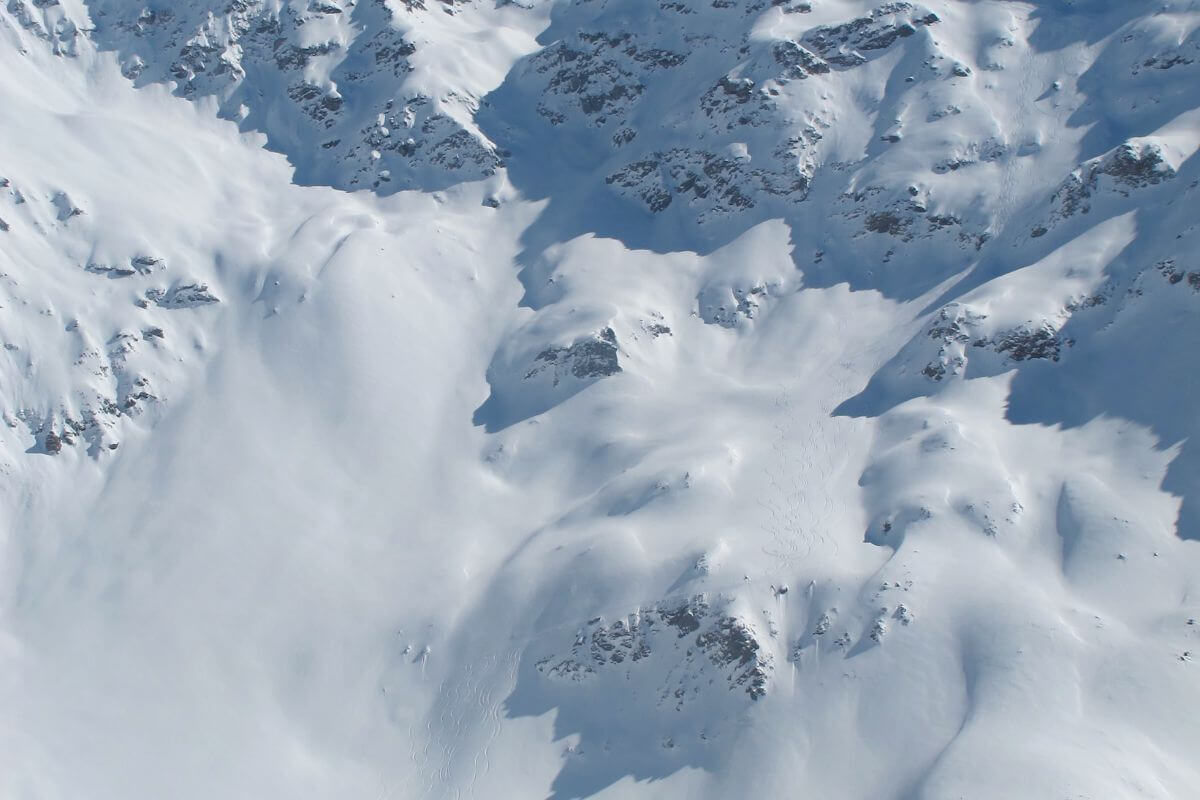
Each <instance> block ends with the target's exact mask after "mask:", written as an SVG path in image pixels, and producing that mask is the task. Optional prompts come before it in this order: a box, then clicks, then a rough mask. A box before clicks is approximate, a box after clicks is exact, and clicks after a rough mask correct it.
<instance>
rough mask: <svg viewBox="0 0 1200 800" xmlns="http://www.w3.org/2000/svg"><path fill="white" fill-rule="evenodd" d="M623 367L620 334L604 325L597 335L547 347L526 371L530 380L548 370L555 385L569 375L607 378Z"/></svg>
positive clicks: (526, 377)
mask: <svg viewBox="0 0 1200 800" xmlns="http://www.w3.org/2000/svg"><path fill="white" fill-rule="evenodd" d="M620 371H621V365H620V364H619V363H618V361H617V335H616V334H615V333H613V329H612V328H604V329H603V330H601V331H600V332H599V333H597V334H596V335H595V336H590V337H587V338H584V339H580V340H578V341H576V342H575V343H574V344H571V345H569V346H567V347H548V348H546V349H545V350H543V351H542V352H540V353H538V354H537V355H536V356H535V357H534V365H533V366H532V367H530V368H529V370H528V371H527V372H526V373H525V379H526V380H528V379H530V378H533V377H535V376H537V375H541V374H543V373H547V374H549V375H550V376H551V381H552V384H553V385H554V386H558V384H559V381H560V380H562V378H563V377H565V376H567V375H570V376H571V377H573V378H577V379H579V380H588V379H591V378H606V377H608V376H610V375H616V374H617V373H618V372H620Z"/></svg>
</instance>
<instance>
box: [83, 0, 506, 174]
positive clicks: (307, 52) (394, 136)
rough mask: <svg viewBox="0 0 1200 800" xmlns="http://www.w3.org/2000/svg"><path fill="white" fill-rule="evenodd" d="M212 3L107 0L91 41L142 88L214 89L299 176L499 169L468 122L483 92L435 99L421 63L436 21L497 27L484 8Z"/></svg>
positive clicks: (194, 93)
mask: <svg viewBox="0 0 1200 800" xmlns="http://www.w3.org/2000/svg"><path fill="white" fill-rule="evenodd" d="M211 5H212V8H206V7H205V6H206V4H204V3H200V4H189V5H174V6H170V7H162V8H143V7H141V6H137V5H136V4H134V5H131V4H128V3H122V2H115V1H109V2H105V0H99V1H98V2H93V3H92V6H93V7H94V11H93V14H94V18H95V23H96V27H95V30H94V31H93V32H92V36H93V37H94V38H95V39H96V41H98V42H99V43H101V44H102V45H103V46H105V47H108V48H111V49H115V50H117V51H118V53H119V54H120V56H121V58H122V61H123V64H124V71H125V74H126V75H127V76H129V77H130V78H131V79H133V80H135V81H136V82H138V83H139V84H146V83H150V82H158V81H166V80H170V81H173V82H174V85H175V91H176V92H177V93H178V94H180V95H182V96H184V97H187V98H194V99H200V98H202V97H208V96H211V97H215V98H216V99H217V101H218V102H219V103H220V104H221V109H222V113H223V114H225V115H226V116H228V117H230V118H232V119H235V120H237V121H238V122H239V123H240V124H241V125H242V126H243V127H244V128H247V129H253V130H258V131H262V132H263V133H265V134H266V135H267V139H268V144H269V146H270V147H272V148H273V149H277V150H279V151H281V152H283V153H285V154H286V155H287V156H288V157H289V159H291V161H292V163H293V164H294V165H295V166H296V168H297V177H298V178H299V179H300V180H301V181H304V182H316V183H323V184H329V185H332V186H336V187H339V188H346V189H356V188H366V189H375V190H377V191H379V192H381V193H389V192H392V191H396V190H399V189H408V188H414V187H417V186H421V187H425V186H428V185H430V184H431V183H435V184H436V183H441V184H446V185H448V184H450V183H457V182H459V181H464V180H478V179H479V178H482V177H486V176H488V175H491V174H492V173H493V172H494V171H495V169H496V167H497V166H498V165H499V163H500V157H499V155H498V154H497V152H496V148H495V146H494V145H493V144H492V143H491V142H490V141H488V140H487V138H486V137H485V136H483V135H482V134H481V133H480V132H479V130H478V128H477V127H476V126H475V125H474V123H473V122H472V115H473V113H474V111H475V109H476V108H477V107H478V97H477V96H472V95H471V94H470V92H469V90H468V91H466V92H464V91H461V89H460V91H458V92H452V91H447V92H444V93H440V94H437V95H434V96H431V95H430V94H429V93H428V92H427V90H426V88H424V87H426V86H428V85H429V83H430V82H429V81H427V80H424V79H423V76H422V74H421V73H420V72H419V71H418V69H417V67H416V66H415V65H414V63H413V57H414V55H415V54H416V53H417V52H418V46H417V44H416V42H418V41H420V40H422V39H425V38H427V37H428V36H429V33H430V31H429V30H427V29H429V28H432V30H434V31H438V32H442V31H444V30H445V29H446V28H447V27H449V28H450V29H451V31H453V30H454V29H455V28H457V29H458V30H459V31H461V32H462V34H464V35H468V36H469V35H470V26H471V25H473V24H483V25H487V24H491V22H492V21H491V20H489V19H488V17H489V15H488V14H487V13H485V12H483V11H482V10H478V9H475V8H471V9H470V14H471V15H472V16H474V17H475V18H476V19H474V20H470V21H466V20H464V21H465V22H467V24H466V25H455V24H454V23H453V22H452V21H450V20H448V19H446V15H445V14H442V13H441V11H440V8H438V7H430V8H426V7H425V6H424V5H423V4H415V3H414V4H408V6H407V7H400V6H399V4H397V3H389V2H385V1H384V0H362V1H361V2H357V3H355V2H350V3H344V4H339V3H332V2H331V3H315V4H314V3H307V2H295V1H293V2H286V3H271V2H265V1H264V0H232V2H228V3H221V4H218V3H212V4H211ZM446 8H452V7H451V6H447V7H446ZM499 13H501V14H503V11H500V12H499ZM435 14H437V15H439V16H440V17H441V19H439V18H438V16H434V15H435ZM452 36H453V34H451V37H450V38H452ZM263 85H271V86H277V87H279V90H278V91H273V92H271V93H264V92H262V91H261V90H260V87H261V86H263ZM348 99H349V100H350V101H351V102H347V100H348Z"/></svg>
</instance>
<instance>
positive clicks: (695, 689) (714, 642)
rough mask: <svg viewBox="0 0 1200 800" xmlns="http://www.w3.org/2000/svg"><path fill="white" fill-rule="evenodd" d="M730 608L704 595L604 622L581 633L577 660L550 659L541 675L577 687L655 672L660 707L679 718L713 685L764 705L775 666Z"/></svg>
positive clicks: (541, 665)
mask: <svg viewBox="0 0 1200 800" xmlns="http://www.w3.org/2000/svg"><path fill="white" fill-rule="evenodd" d="M726 607H727V601H721V602H718V603H717V605H716V607H714V605H713V604H712V603H711V602H710V601H709V599H708V598H707V597H706V596H704V595H697V596H694V597H692V598H690V599H688V600H683V601H664V602H662V603H656V604H653V605H650V606H643V607H641V608H639V609H637V610H636V611H635V612H633V613H631V614H629V615H627V616H626V617H624V618H622V619H617V620H613V621H612V622H609V621H607V620H605V619H604V618H603V617H596V618H595V619H592V620H589V621H588V623H587V625H585V626H584V627H582V628H581V629H580V630H579V633H578V634H577V635H576V637H575V643H574V644H573V645H572V646H571V648H570V651H569V653H566V654H562V655H548V656H545V657H543V658H542V659H540V660H539V661H538V662H537V670H538V672H539V673H541V674H542V675H544V676H546V677H547V678H548V679H552V680H560V681H571V682H577V683H578V682H587V681H589V680H591V679H594V678H595V677H596V676H597V675H598V674H600V673H603V672H607V671H612V670H620V671H626V670H628V671H629V674H630V675H633V674H634V671H642V670H644V671H647V672H652V673H653V674H654V675H656V676H657V679H658V680H659V681H660V683H659V685H658V688H657V689H656V693H657V695H658V698H659V701H658V702H659V705H660V706H661V705H664V704H666V705H669V706H671V707H674V708H675V709H676V710H681V709H682V708H683V707H684V706H685V705H686V704H689V703H692V702H704V693H705V692H706V684H708V683H711V682H712V681H713V680H715V679H719V680H720V681H721V682H722V684H723V685H725V686H726V687H727V688H728V690H729V691H731V692H743V693H745V695H746V696H747V697H748V698H749V699H750V700H759V699H761V698H763V697H764V696H766V694H767V690H768V685H769V681H770V677H771V673H772V671H773V666H772V658H771V656H770V654H769V653H768V652H767V650H766V649H765V648H764V647H763V645H762V644H761V643H760V641H759V639H758V634H757V633H756V631H755V628H754V626H753V625H752V624H750V623H749V622H748V621H747V620H745V619H744V618H742V617H739V616H738V615H736V614H730V613H728V612H727V611H725V610H723V609H724V608H726ZM637 679H638V680H639V682H640V681H642V680H643V677H642V676H640V675H639V676H638V678H637Z"/></svg>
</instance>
